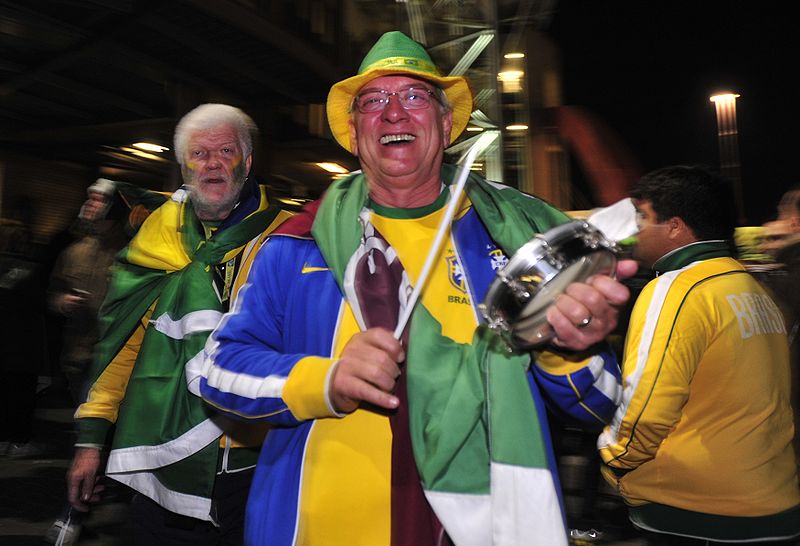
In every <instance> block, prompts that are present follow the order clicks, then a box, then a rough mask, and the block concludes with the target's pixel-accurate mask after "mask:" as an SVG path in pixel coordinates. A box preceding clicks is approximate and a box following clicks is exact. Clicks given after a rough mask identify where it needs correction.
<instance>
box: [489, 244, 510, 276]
mask: <svg viewBox="0 0 800 546" xmlns="http://www.w3.org/2000/svg"><path fill="white" fill-rule="evenodd" d="M489 259H490V260H492V270H493V271H498V270H500V269H503V268H504V267H505V266H506V264H507V263H508V258H507V257H506V255H505V254H503V251H502V250H500V249H499V248H497V247H495V248H494V250H491V251H489Z"/></svg>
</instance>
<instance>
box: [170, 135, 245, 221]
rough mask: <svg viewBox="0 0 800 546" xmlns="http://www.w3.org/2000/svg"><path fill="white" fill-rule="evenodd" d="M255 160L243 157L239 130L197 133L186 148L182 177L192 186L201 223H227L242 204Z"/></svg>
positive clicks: (193, 201) (191, 137)
mask: <svg viewBox="0 0 800 546" xmlns="http://www.w3.org/2000/svg"><path fill="white" fill-rule="evenodd" d="M251 163H252V157H251V156H247V157H246V158H243V157H242V147H241V143H240V141H239V135H238V134H237V132H236V129H234V128H233V127H231V126H229V125H221V126H218V127H213V128H211V129H203V130H199V131H195V132H194V133H192V134H191V136H190V137H189V140H188V145H187V146H186V157H184V161H183V166H182V167H181V174H182V175H183V181H184V182H185V183H186V184H188V185H190V186H191V187H192V188H193V190H192V203H193V204H194V208H195V212H196V213H197V217H198V218H200V219H201V220H212V221H216V220H224V219H225V218H227V217H228V214H230V212H231V210H233V207H234V205H235V204H236V202H237V201H238V200H239V194H240V193H241V191H242V186H244V181H245V179H246V178H247V174H248V173H249V172H250V165H251Z"/></svg>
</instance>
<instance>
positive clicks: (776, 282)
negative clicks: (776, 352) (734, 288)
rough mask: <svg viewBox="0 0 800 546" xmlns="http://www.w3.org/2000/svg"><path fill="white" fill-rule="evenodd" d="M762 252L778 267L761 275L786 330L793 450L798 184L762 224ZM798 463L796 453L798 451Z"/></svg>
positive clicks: (798, 447)
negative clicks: (775, 211)
mask: <svg viewBox="0 0 800 546" xmlns="http://www.w3.org/2000/svg"><path fill="white" fill-rule="evenodd" d="M764 230H765V235H764V243H763V248H764V252H767V253H769V254H771V255H773V256H774V257H775V262H776V263H777V264H778V268H777V269H775V270H773V271H772V272H770V274H769V275H767V276H765V277H763V278H764V281H765V283H766V284H767V285H768V286H769V287H770V288H771V289H772V291H773V292H774V293H775V301H776V302H777V303H778V305H779V306H780V308H781V311H783V316H784V318H785V320H786V331H787V333H788V334H789V344H790V350H791V365H792V408H793V409H794V426H795V436H794V445H795V453H796V454H797V453H800V435H798V433H797V427H798V423H800V340H799V339H798V337H800V336H798V330H800V288H799V287H800V186H796V187H794V188H792V189H790V190H789V191H787V192H786V193H784V194H783V196H782V197H781V199H780V201H779V202H778V218H777V219H776V220H775V221H772V222H767V223H766V224H764ZM798 463H799V464H800V455H798Z"/></svg>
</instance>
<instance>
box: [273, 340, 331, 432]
mask: <svg viewBox="0 0 800 546" xmlns="http://www.w3.org/2000/svg"><path fill="white" fill-rule="evenodd" d="M335 364H336V361H335V360H333V359H330V358H325V357H321V356H307V357H305V358H301V359H300V360H299V361H297V364H295V365H294V368H292V371H291V372H289V376H288V377H287V378H286V384H285V385H284V387H283V401H284V402H285V403H286V406H287V407H288V408H289V411H291V412H292V415H294V416H295V418H297V419H300V420H306V419H317V418H320V417H334V416H338V414H337V413H336V411H335V410H334V409H333V407H332V405H331V403H330V400H329V398H328V384H329V378H330V375H331V374H332V373H333V371H334V369H335Z"/></svg>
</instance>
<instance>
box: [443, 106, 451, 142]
mask: <svg viewBox="0 0 800 546" xmlns="http://www.w3.org/2000/svg"><path fill="white" fill-rule="evenodd" d="M452 130H453V112H452V110H451V111H449V112H447V113H446V114H445V115H443V116H442V136H443V137H444V147H445V148H447V147H448V146H449V145H450V132H451V131H452Z"/></svg>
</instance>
